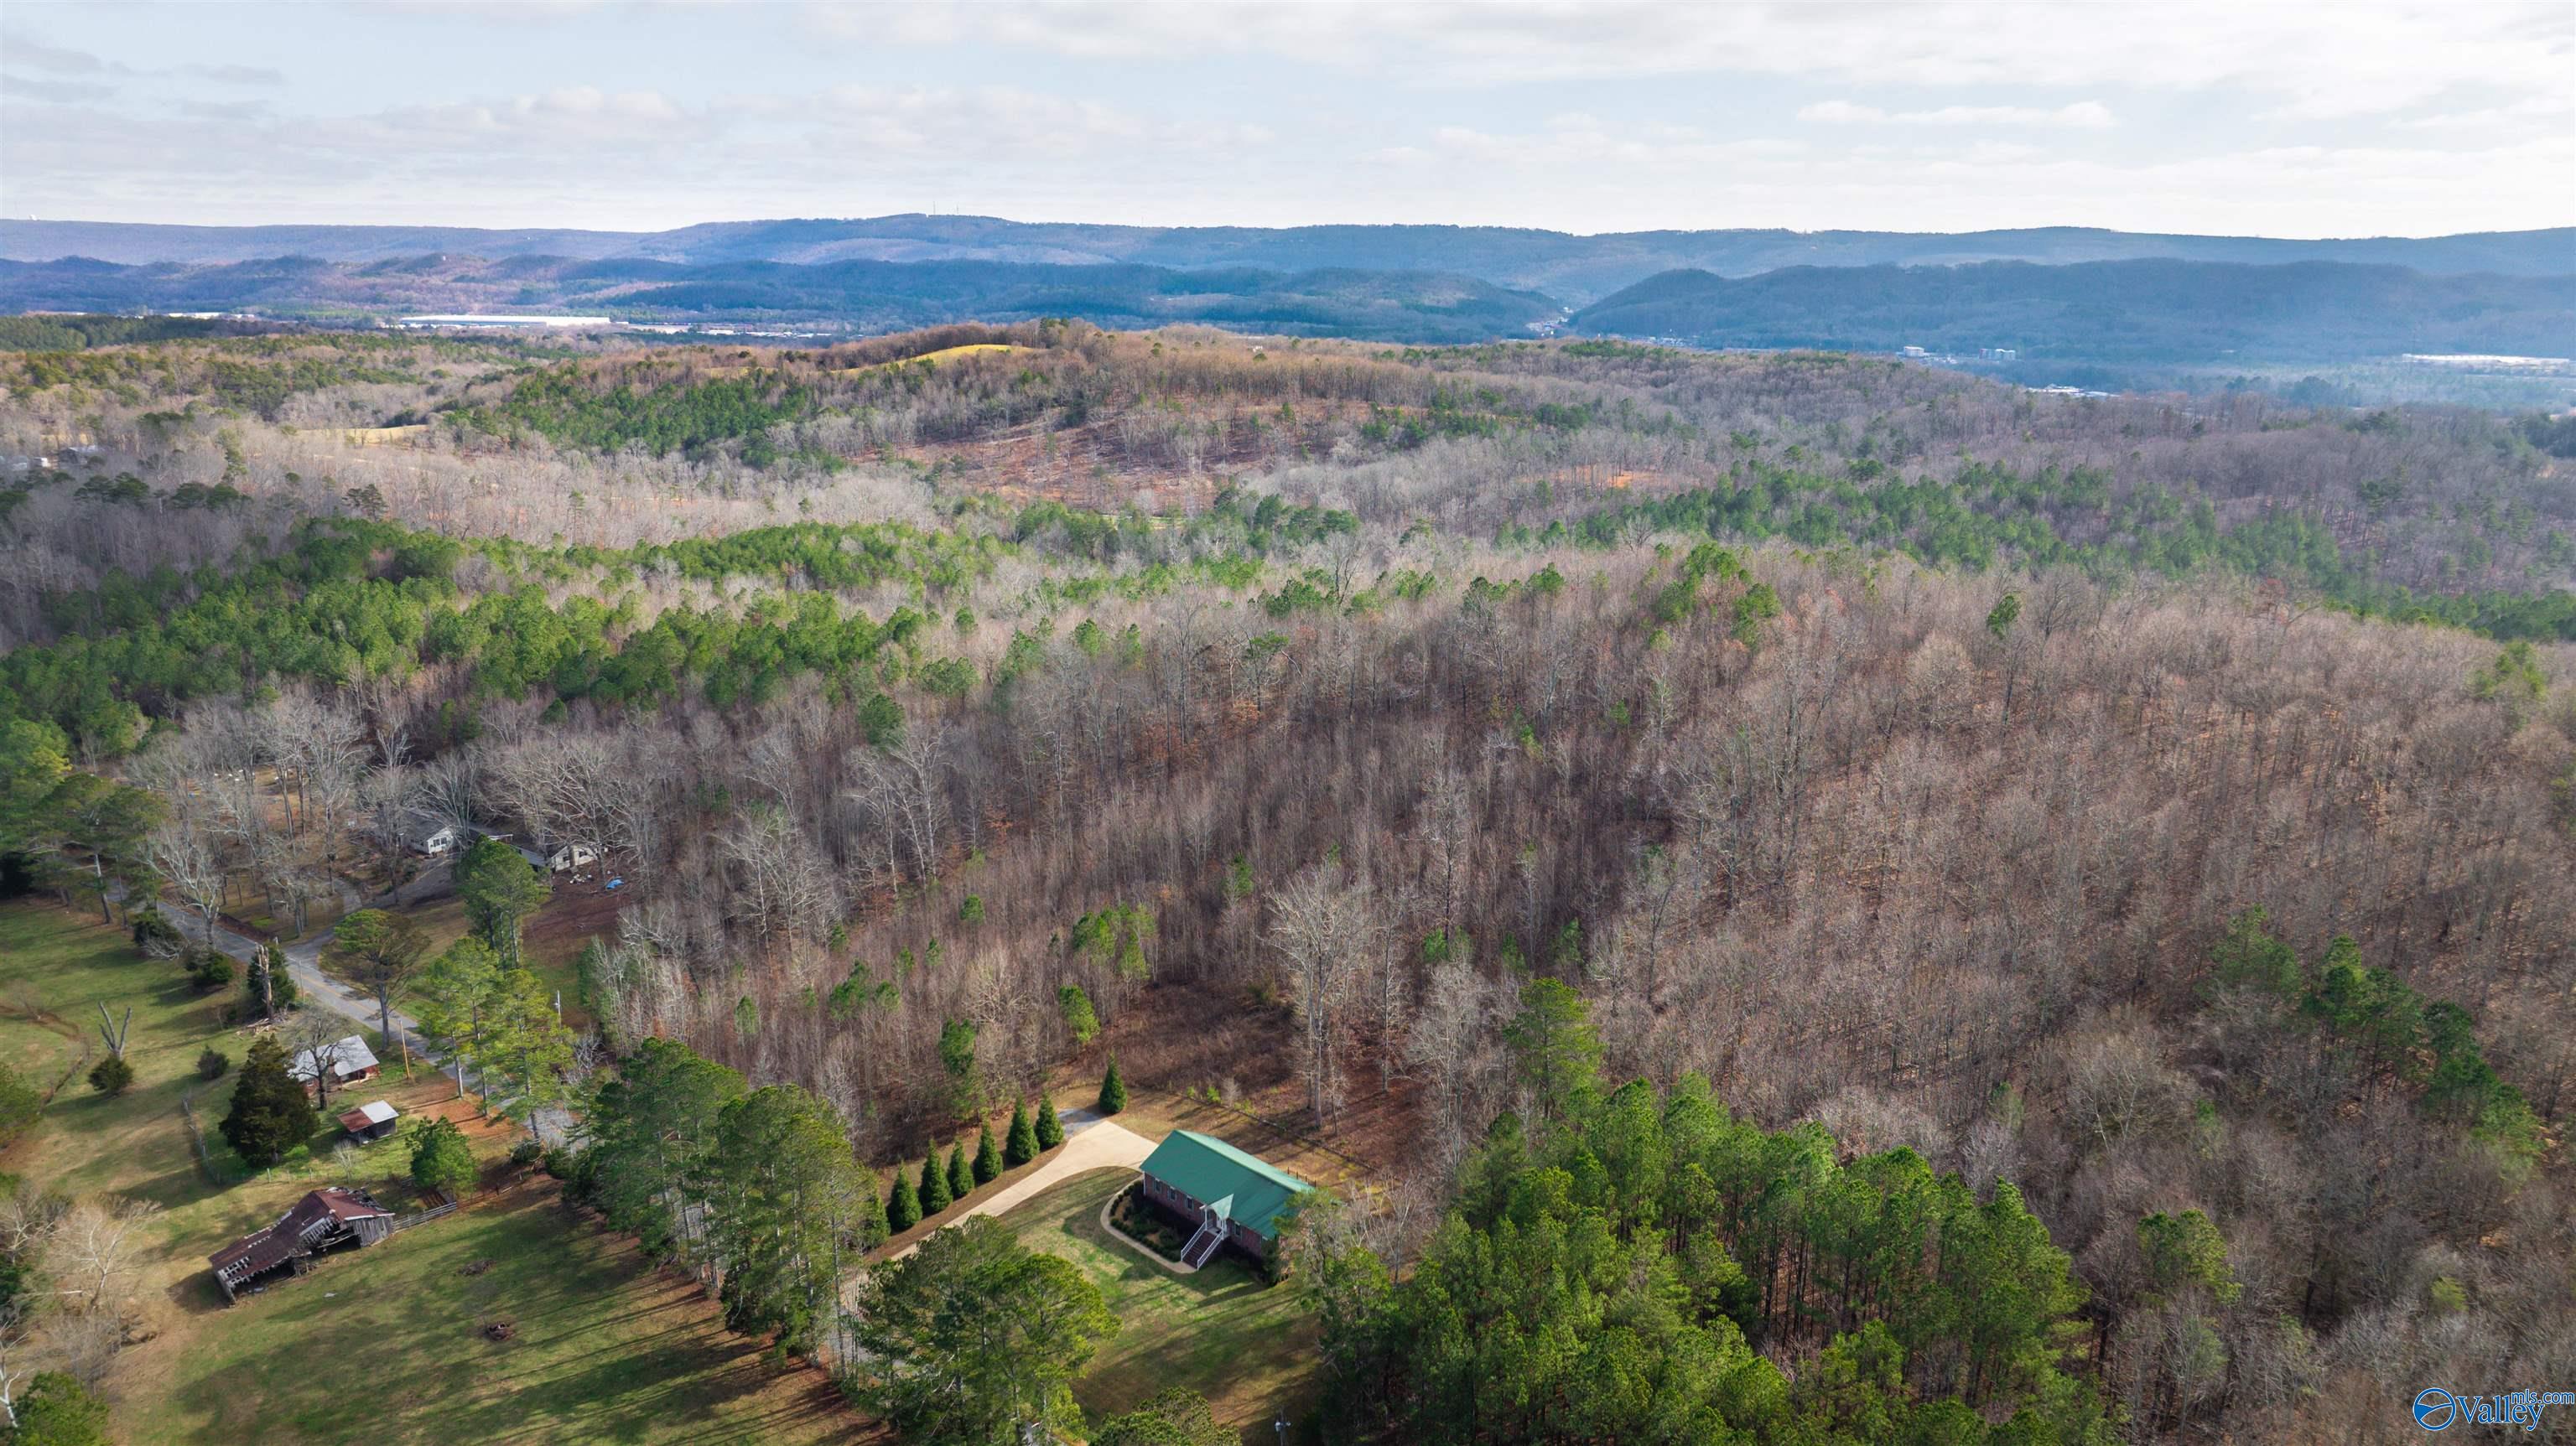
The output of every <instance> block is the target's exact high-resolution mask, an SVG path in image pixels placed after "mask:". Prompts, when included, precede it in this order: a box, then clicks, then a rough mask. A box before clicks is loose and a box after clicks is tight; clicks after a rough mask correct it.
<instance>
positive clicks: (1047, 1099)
mask: <svg viewBox="0 0 2576 1446" xmlns="http://www.w3.org/2000/svg"><path fill="white" fill-rule="evenodd" d="M1037 1127H1038V1148H1039V1149H1041V1150H1052V1149H1054V1148H1055V1147H1056V1146H1058V1145H1061V1144H1063V1143H1064V1121H1062V1120H1060V1119H1057V1118H1056V1115H1055V1096H1054V1095H1052V1094H1048V1093H1044V1092H1041V1093H1040V1094H1039V1095H1038V1118H1037Z"/></svg>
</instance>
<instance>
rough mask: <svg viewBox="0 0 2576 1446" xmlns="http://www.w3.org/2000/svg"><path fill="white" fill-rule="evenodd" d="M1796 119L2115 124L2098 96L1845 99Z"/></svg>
mask: <svg viewBox="0 0 2576 1446" xmlns="http://www.w3.org/2000/svg"><path fill="white" fill-rule="evenodd" d="M1798 119H1800V120H1802V121H1806V122H1808V123H1810V124H1814V125H1900V126H2050V127H2055V128H2058V129H2062V130H2103V129H2107V128H2108V127H2110V126H2111V125H2113V124H2115V122H2114V120H2113V119H2112V116H2111V108H2110V107H2109V106H2106V105H2104V104H2102V103H2101V102H2100V101H2098V100H2080V101H2077V102H2075V103H2074V104H2073V105H2061V106H2058V107H2056V108H2054V109H2043V108H2041V107H2038V106H2026V105H1945V106H1940V107H1937V108H1935V109H1931V110H1901V111H1892V112H1891V111H1884V110H1880V109H1879V108H1878V107H1876V106H1868V105H1856V104H1854V103H1852V102H1851V101H1847V100H1827V101H1818V102H1817V103H1816V104H1814V105H1810V106H1802V107H1800V108H1799V110H1798Z"/></svg>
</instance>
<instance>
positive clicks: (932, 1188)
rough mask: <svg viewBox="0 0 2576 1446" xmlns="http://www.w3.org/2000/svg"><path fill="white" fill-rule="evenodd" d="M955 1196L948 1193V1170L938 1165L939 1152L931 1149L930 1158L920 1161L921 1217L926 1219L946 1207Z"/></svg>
mask: <svg viewBox="0 0 2576 1446" xmlns="http://www.w3.org/2000/svg"><path fill="white" fill-rule="evenodd" d="M956 1198H957V1197H956V1196H954V1195H951V1194H949V1193H948V1171H947V1170H945V1169H943V1168H942V1167H941V1166H940V1163H939V1152H938V1151H937V1150H933V1151H931V1152H930V1158H929V1159H927V1160H924V1161H922V1162H921V1218H922V1219H924V1220H927V1219H929V1218H930V1217H931V1216H933V1215H936V1214H938V1213H939V1212H940V1211H942V1210H945V1209H947V1208H948V1205H949V1202H950V1201H952V1200H954V1199H956Z"/></svg>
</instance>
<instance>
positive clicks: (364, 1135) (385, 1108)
mask: <svg viewBox="0 0 2576 1446" xmlns="http://www.w3.org/2000/svg"><path fill="white" fill-rule="evenodd" d="M394 1116H395V1111H394V1107H393V1106H391V1105H389V1104H386V1103H385V1102H384V1101H383V1100H369V1101H367V1102H366V1103H365V1104H363V1105H360V1106H358V1107H357V1108H356V1109H354V1110H349V1111H347V1112H345V1113H343V1114H342V1115H341V1116H340V1128H341V1129H344V1130H347V1131H348V1132H349V1134H350V1136H351V1137H352V1138H355V1139H360V1140H381V1139H383V1138H385V1137H386V1136H387V1135H390V1134H392V1133H393V1132H394Z"/></svg>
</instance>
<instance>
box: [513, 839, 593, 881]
mask: <svg viewBox="0 0 2576 1446" xmlns="http://www.w3.org/2000/svg"><path fill="white" fill-rule="evenodd" d="M511 847H513V848H516V849H517V850H518V851H519V857H521V858H523V859H526V860H527V861H528V863H529V865H530V866H531V867H533V868H540V869H545V870H548V871H550V872H553V873H558V874H559V873H562V872H563V871H564V870H566V869H574V868H582V867H585V866H587V865H590V864H595V863H597V862H599V850H597V849H594V848H592V847H590V846H589V845H588V844H577V843H561V842H557V841H553V840H549V839H542V838H532V839H530V840H529V841H528V842H527V843H524V844H513V845H511Z"/></svg>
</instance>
